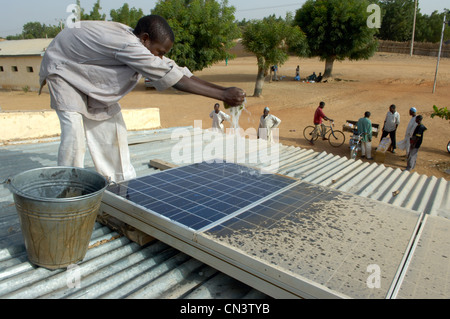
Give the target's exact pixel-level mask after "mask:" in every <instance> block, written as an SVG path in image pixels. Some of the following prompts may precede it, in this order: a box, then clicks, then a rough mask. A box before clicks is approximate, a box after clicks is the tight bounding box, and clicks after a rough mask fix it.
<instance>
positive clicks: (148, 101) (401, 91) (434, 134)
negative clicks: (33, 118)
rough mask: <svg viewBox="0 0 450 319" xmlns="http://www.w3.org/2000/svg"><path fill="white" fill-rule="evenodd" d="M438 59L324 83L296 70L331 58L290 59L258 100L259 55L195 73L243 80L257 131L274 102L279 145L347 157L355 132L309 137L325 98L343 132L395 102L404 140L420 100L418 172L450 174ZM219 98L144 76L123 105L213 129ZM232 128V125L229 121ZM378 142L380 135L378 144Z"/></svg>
mask: <svg viewBox="0 0 450 319" xmlns="http://www.w3.org/2000/svg"><path fill="white" fill-rule="evenodd" d="M436 62H437V58H433V57H423V56H414V57H410V56H409V55H400V54H392V53H377V54H376V55H375V56H374V57H372V58H371V59H370V60H367V61H343V62H336V63H335V66H334V71H333V79H330V80H329V81H328V83H320V84H319V83H302V82H297V81H294V80H293V78H294V76H295V68H296V66H297V65H300V73H301V77H302V78H304V77H305V76H307V75H310V74H311V73H312V72H313V71H314V72H316V73H317V74H318V73H319V72H322V71H323V70H324V66H325V63H324V62H321V61H319V60H318V59H300V58H295V57H292V58H290V59H289V60H288V62H287V63H286V64H284V65H282V66H280V67H279V76H281V77H284V78H283V80H281V81H278V82H272V83H269V81H266V83H265V84H264V88H263V96H262V97H259V98H256V97H252V95H253V91H254V87H255V80H256V72H257V66H256V59H255V58H254V57H241V58H236V59H234V60H232V61H229V63H228V66H226V65H225V63H219V64H216V65H214V66H213V67H211V68H208V69H205V70H203V71H201V72H197V73H196V74H195V75H196V76H198V77H201V78H203V79H204V80H207V81H211V82H215V83H217V84H220V85H223V86H237V87H240V88H242V89H244V90H245V91H246V92H247V95H248V98H247V109H248V111H249V112H248V113H243V115H242V117H241V121H240V125H241V127H242V128H244V129H248V128H250V127H253V128H255V129H256V128H257V127H258V124H259V117H260V116H261V114H262V112H263V108H264V107H266V106H268V107H270V109H271V112H272V114H274V115H276V116H277V117H279V118H280V119H281V120H282V124H281V126H280V143H282V144H285V145H294V146H298V147H301V148H306V149H309V148H312V149H314V150H315V151H318V152H327V153H333V154H336V155H339V156H342V157H344V156H345V157H348V156H349V148H348V140H349V138H350V133H346V138H347V141H346V143H345V144H344V145H343V146H341V147H340V148H333V147H331V146H330V145H329V144H328V143H327V142H325V141H321V140H319V141H318V142H317V143H316V145H315V146H310V145H309V143H308V142H307V141H306V140H305V139H304V137H303V129H304V128H305V127H306V126H308V125H311V124H312V121H313V114H314V111H315V109H316V108H317V106H318V104H319V102H320V101H324V102H326V107H325V109H324V111H325V114H326V115H327V116H328V117H330V118H332V119H334V120H335V123H336V128H337V129H340V130H342V126H343V125H344V123H345V122H346V120H353V121H357V120H358V119H359V118H361V117H363V115H364V112H365V111H370V112H371V113H372V117H371V120H372V122H373V123H375V124H380V126H381V127H382V125H383V122H384V119H385V117H386V114H387V112H388V109H389V106H390V105H391V104H395V105H397V110H398V112H399V113H400V115H401V120H402V123H401V125H400V127H399V130H398V133H397V139H398V140H402V139H403V138H404V136H405V131H406V127H407V125H408V123H409V121H410V116H409V109H410V108H411V107H413V106H414V107H416V108H417V109H418V113H419V114H422V115H423V116H424V122H423V123H424V125H425V126H426V127H427V128H428V131H427V132H426V133H425V139H424V143H423V146H422V148H421V149H420V152H419V158H418V163H417V167H416V169H415V172H417V173H419V174H424V175H428V176H436V177H437V178H445V179H446V180H450V174H449V173H447V172H448V170H450V154H449V153H448V152H447V150H446V147H447V143H448V142H449V140H450V122H449V121H445V120H442V119H439V118H435V119H431V117H430V115H431V113H432V112H433V105H437V106H439V107H450V59H441V62H440V67H439V74H438V79H437V88H436V93H435V94H433V93H432V91H433V84H434V77H435V72H436ZM215 102H216V101H214V100H211V99H208V98H204V97H201V96H194V95H189V94H185V93H181V92H178V91H175V90H172V89H170V90H167V91H165V92H156V91H155V90H152V89H150V90H148V89H146V88H145V86H144V83H143V82H141V84H139V85H138V86H137V87H136V89H135V90H134V91H133V92H132V93H130V94H129V95H128V96H126V97H125V98H124V99H123V100H122V102H121V104H122V107H123V108H146V107H159V108H160V110H161V123H162V126H163V127H164V128H167V127H178V126H193V125H194V121H195V120H202V121H203V128H209V126H210V125H211V120H210V119H209V113H210V112H211V111H212V109H213V105H214V103H215ZM49 104H50V97H49V95H48V94H43V95H41V96H38V95H37V93H34V92H28V93H24V92H0V106H1V108H2V110H4V111H7V110H44V109H49ZM229 126H230V125H229V123H227V124H226V127H229ZM379 137H381V135H380V136H379ZM379 140H380V139H379V138H376V139H374V143H373V147H374V149H375V148H376V147H377V146H378V143H379ZM384 165H386V166H390V167H394V168H400V169H403V168H405V167H406V160H405V152H404V151H401V150H398V151H397V154H391V153H388V154H387V156H386V161H385V163H384Z"/></svg>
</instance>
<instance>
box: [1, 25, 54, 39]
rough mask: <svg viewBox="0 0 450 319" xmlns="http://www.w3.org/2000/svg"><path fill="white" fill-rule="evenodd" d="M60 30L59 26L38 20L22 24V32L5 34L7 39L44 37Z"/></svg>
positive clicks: (52, 35) (51, 36)
mask: <svg viewBox="0 0 450 319" xmlns="http://www.w3.org/2000/svg"><path fill="white" fill-rule="evenodd" d="M60 31H61V26H57V25H46V24H42V23H40V22H28V23H26V24H24V26H23V29H22V33H21V34H17V35H15V36H14V35H12V36H7V37H6V39H7V40H23V39H26V40H28V39H44V38H54V37H56V36H57V35H58V33H59V32H60Z"/></svg>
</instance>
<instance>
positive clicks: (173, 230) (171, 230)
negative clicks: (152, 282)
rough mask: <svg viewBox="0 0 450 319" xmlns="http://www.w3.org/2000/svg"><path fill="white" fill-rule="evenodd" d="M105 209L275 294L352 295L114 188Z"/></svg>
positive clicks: (322, 296) (263, 290)
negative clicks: (228, 245) (210, 238)
mask: <svg viewBox="0 0 450 319" xmlns="http://www.w3.org/2000/svg"><path fill="white" fill-rule="evenodd" d="M175 169H176V168H175ZM172 170H174V169H172ZM166 172H167V171H166ZM302 183H303V182H302V181H299V180H297V181H296V182H295V183H293V184H291V185H289V186H287V187H285V188H283V189H282V190H280V191H278V192H276V193H273V194H271V195H270V196H267V197H265V198H263V199H261V200H260V201H258V202H255V203H252V204H251V205H249V206H248V207H244V208H242V209H241V210H239V211H237V212H235V213H234V214H233V215H239V214H240V213H242V212H245V211H246V210H248V209H250V208H252V207H256V206H257V205H258V204H259V203H260V202H264V201H267V200H269V199H270V198H273V197H275V196H277V195H278V194H281V193H283V192H284V191H286V190H288V189H290V188H293V187H295V186H297V185H300V184H302ZM307 184H309V183H307ZM388 206H390V205H388ZM101 209H102V210H103V211H104V212H105V213H107V214H109V215H111V216H113V217H116V218H118V219H120V220H122V221H123V222H125V223H128V224H129V225H131V226H133V227H135V228H137V229H139V230H141V231H143V232H145V233H147V234H149V235H151V236H153V237H155V238H156V239H159V240H161V241H163V242H165V243H167V244H169V245H171V246H173V247H175V248H177V249H179V250H181V251H183V252H185V253H186V254H188V255H191V256H192V257H194V258H196V259H198V260H200V261H202V262H204V263H206V264H208V265H210V266H212V267H214V268H216V269H218V270H220V271H222V272H224V273H225V274H227V275H229V276H231V277H233V278H235V279H237V280H240V281H242V282H244V283H246V284H248V285H249V286H252V287H253V288H255V289H258V290H260V291H262V292H264V293H266V294H267V295H270V296H272V297H274V298H349V297H348V296H346V295H343V294H342V293H339V292H337V291H334V290H331V289H329V288H327V287H325V286H323V285H321V284H318V283H316V282H313V281H311V280H309V279H307V278H304V277H302V278H296V277H293V276H290V275H289V274H286V273H284V272H282V271H279V270H274V269H271V268H270V267H268V266H267V265H266V264H264V263H262V262H259V261H256V260H255V259H253V258H252V257H250V256H244V255H242V254H240V253H236V252H234V251H233V250H230V249H224V247H219V246H220V244H219V243H216V244H215V243H211V242H209V243H207V244H206V243H205V238H204V237H203V236H202V233H203V231H204V230H205V229H210V228H212V226H213V225H210V226H208V227H206V228H205V229H200V230H198V231H195V230H192V229H190V228H188V227H186V226H184V225H182V224H179V223H176V222H173V221H171V220H170V219H167V218H163V217H162V216H161V215H159V214H157V213H154V212H151V211H150V210H149V209H144V208H142V207H139V206H136V205H133V204H130V202H129V201H127V200H125V199H124V198H121V197H119V196H117V195H115V194H112V193H110V192H106V193H105V196H104V199H103V204H102V208H101ZM217 224H220V223H217ZM410 245H411V243H410V244H409V245H408V248H407V251H406V252H408V250H409V249H410ZM406 252H405V255H406ZM404 258H405V257H404ZM404 258H403V259H404ZM403 262H404V261H403V260H402V263H401V264H400V266H399V269H398V270H397V274H396V276H395V280H394V281H393V283H391V285H395V283H396V280H397V279H398V276H399V273H400V270H401V268H402V264H403ZM390 290H392V288H391V289H390Z"/></svg>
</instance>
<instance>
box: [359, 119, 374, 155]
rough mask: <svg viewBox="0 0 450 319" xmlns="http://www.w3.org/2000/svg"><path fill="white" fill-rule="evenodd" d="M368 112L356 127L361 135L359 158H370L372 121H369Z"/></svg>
mask: <svg viewBox="0 0 450 319" xmlns="http://www.w3.org/2000/svg"><path fill="white" fill-rule="evenodd" d="M370 115H371V114H370V112H366V113H365V114H364V117H363V118H361V119H359V121H358V124H357V127H358V134H361V135H362V136H361V157H362V158H364V157H367V159H368V160H373V158H372V121H370Z"/></svg>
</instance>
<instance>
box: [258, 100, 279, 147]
mask: <svg viewBox="0 0 450 319" xmlns="http://www.w3.org/2000/svg"><path fill="white" fill-rule="evenodd" d="M269 112H270V109H269V108H268V107H266V108H265V109H264V114H263V115H262V116H261V119H260V121H259V129H258V139H260V138H261V139H264V140H267V141H268V142H269V143H273V129H276V128H277V127H278V126H280V124H281V120H280V119H279V118H278V117H276V116H274V115H271V114H269Z"/></svg>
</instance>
